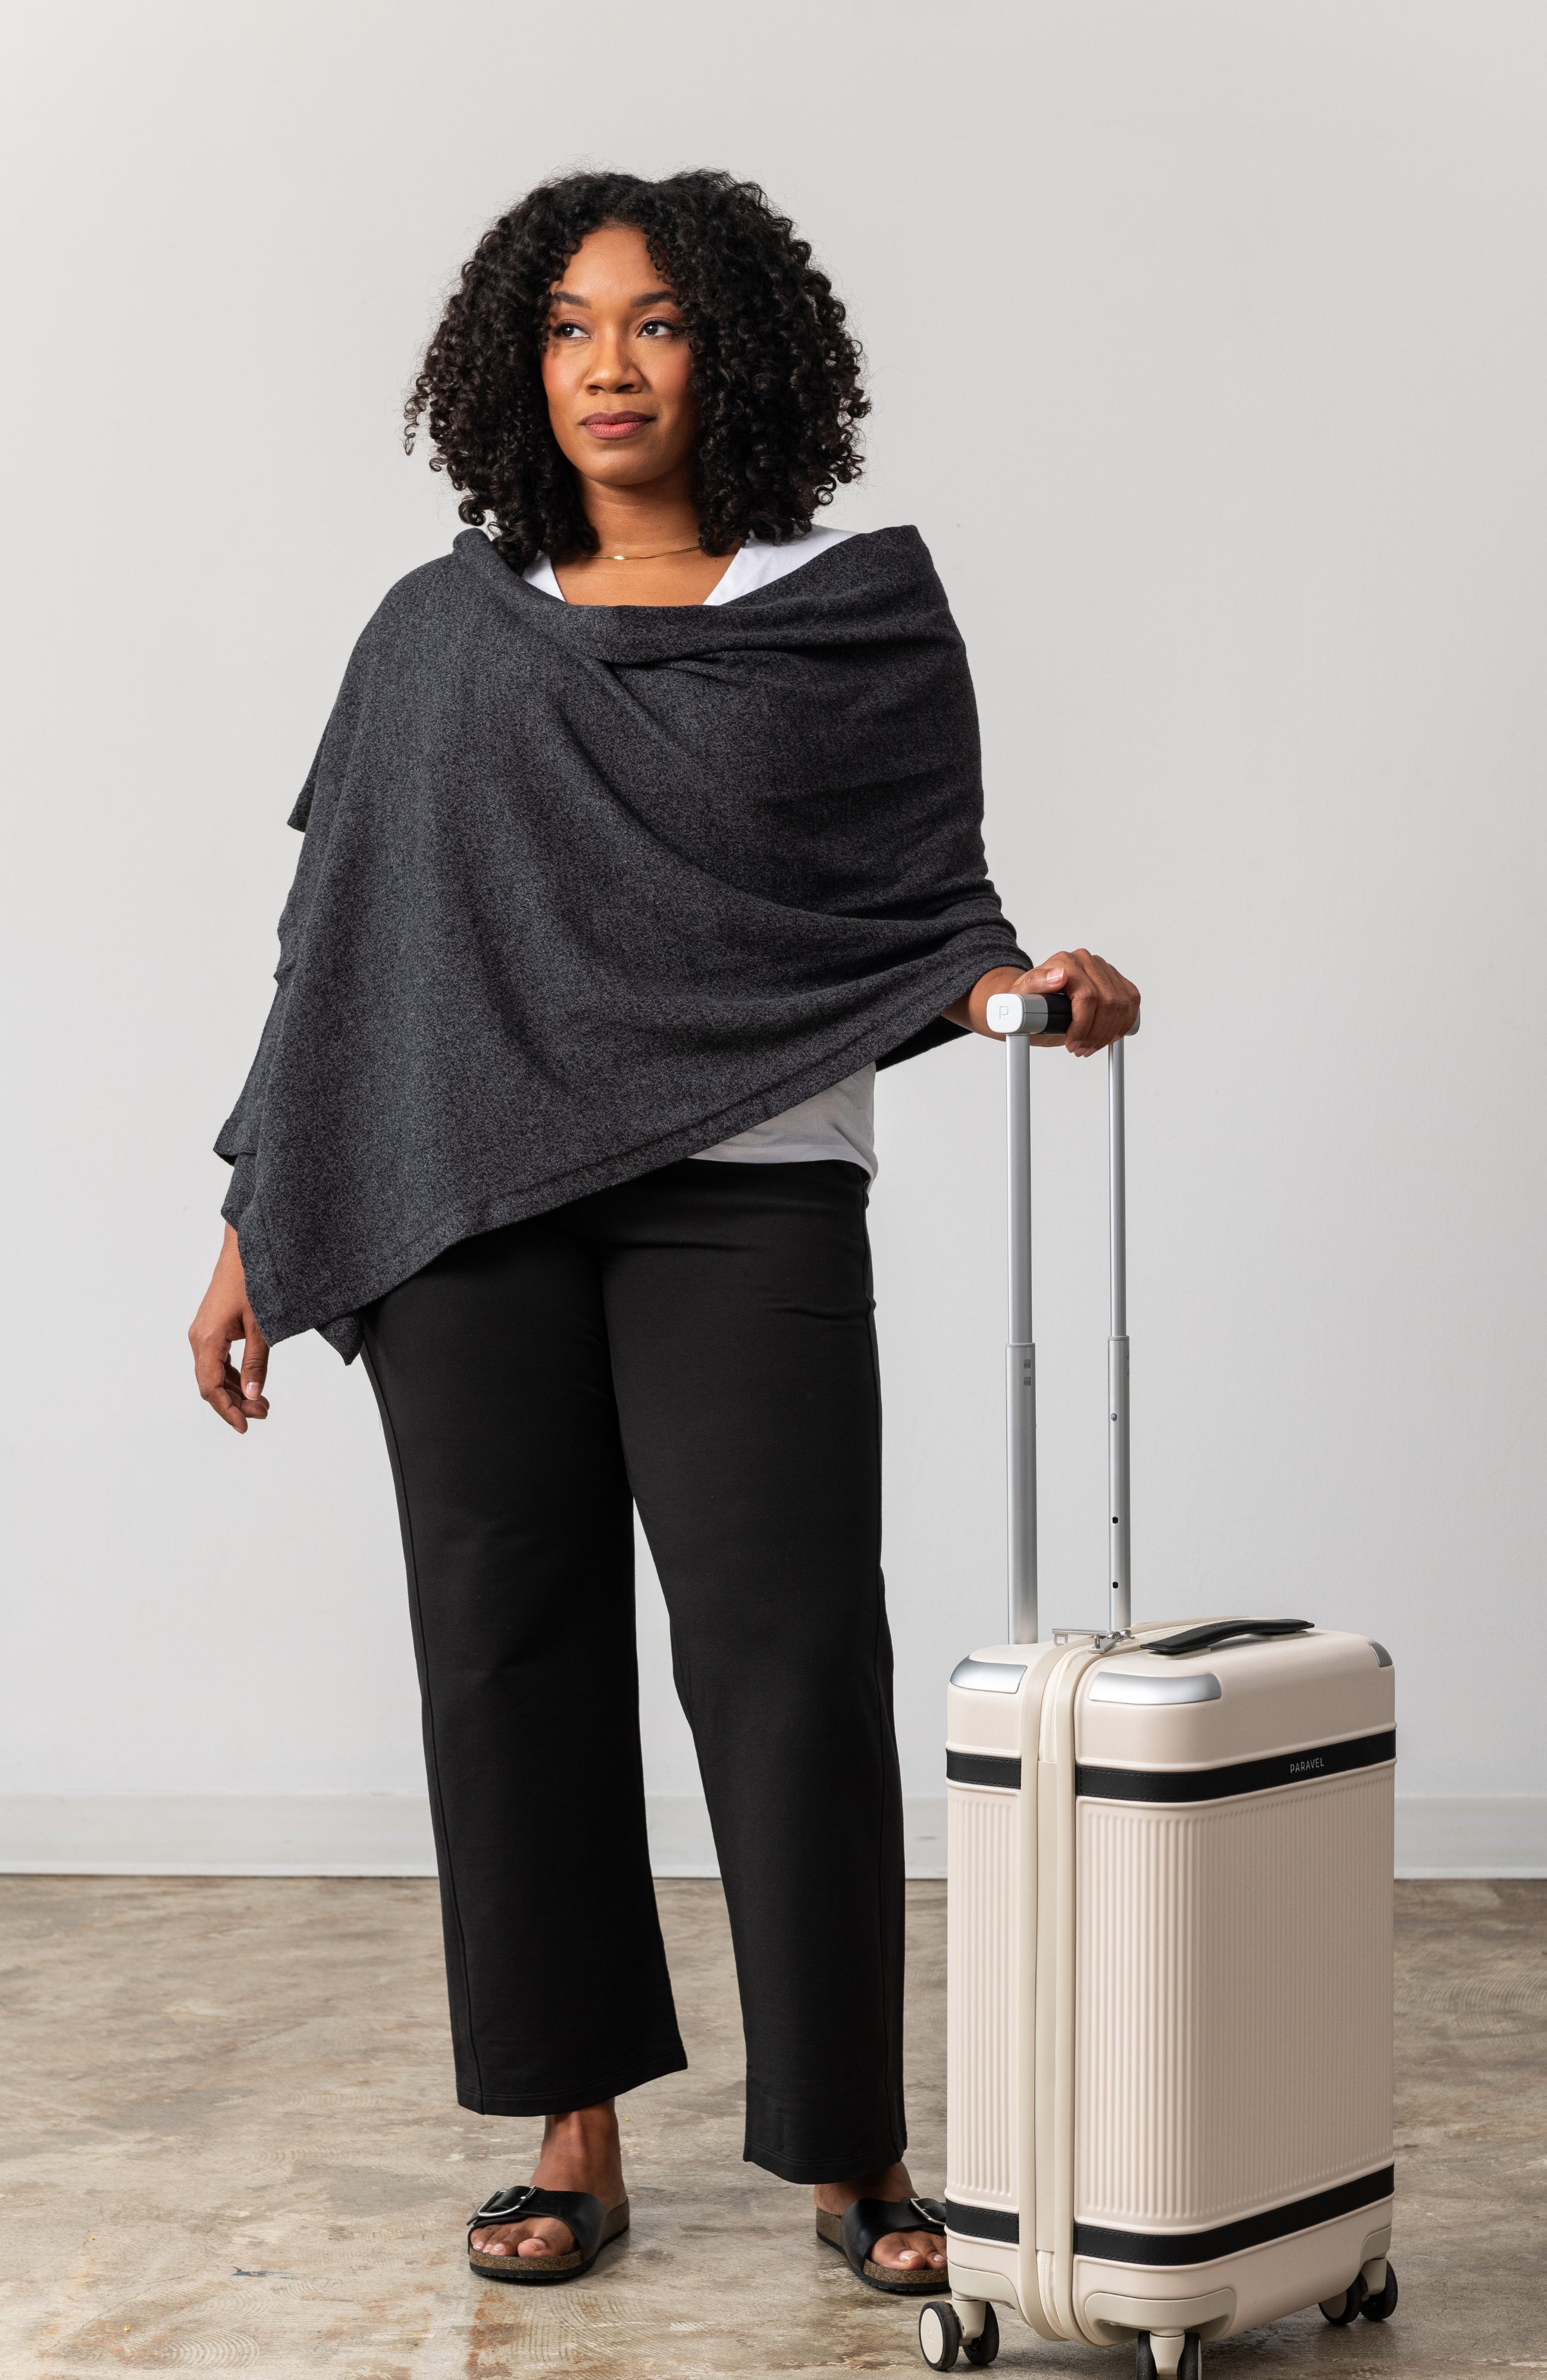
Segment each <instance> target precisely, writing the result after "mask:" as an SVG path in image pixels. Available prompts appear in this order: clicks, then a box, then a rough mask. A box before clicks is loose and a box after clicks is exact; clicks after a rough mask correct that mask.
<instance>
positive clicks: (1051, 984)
mask: <svg viewBox="0 0 1547 2380" xmlns="http://www.w3.org/2000/svg"><path fill="white" fill-rule="evenodd" d="M1071 965H1072V959H1071V955H1070V953H1068V952H1067V951H1054V953H1053V956H1052V957H1051V958H1049V959H1043V961H1042V963H1041V965H1040V966H1034V967H1029V968H1028V970H1027V972H1026V973H1025V975H1023V976H1017V978H1016V980H1015V982H1014V984H1013V985H1012V986H1011V990H1014V991H1020V992H1025V993H1027V994H1031V993H1035V992H1048V991H1064V992H1067V991H1071V990H1073V986H1072V984H1071V983H1070V980H1069V970H1070V966H1071ZM1029 1038H1030V1039H1031V1040H1033V1041H1039V1042H1047V1043H1050V1044H1051V1045H1052V1046H1053V1047H1054V1048H1056V1047H1057V1046H1058V1045H1059V1044H1060V1043H1061V1042H1062V1041H1063V1040H1064V1038H1065V1037H1064V1035H1063V1034H1062V1033H1033V1034H1031V1035H1030V1037H1029Z"/></svg>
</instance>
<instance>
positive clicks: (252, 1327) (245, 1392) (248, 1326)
mask: <svg viewBox="0 0 1547 2380" xmlns="http://www.w3.org/2000/svg"><path fill="white" fill-rule="evenodd" d="M268 1374H269V1342H268V1341H267V1340H266V1339H265V1338H264V1336H263V1334H262V1330H260V1329H259V1327H258V1319H257V1317H256V1316H255V1315H254V1313H253V1311H252V1309H251V1307H250V1306H248V1307H246V1308H244V1310H243V1313H242V1405H243V1410H244V1411H245V1412H247V1413H250V1415H252V1417H253V1419H254V1420H255V1421H262V1419H263V1417H264V1415H266V1414H267V1412H268V1410H269V1401H268V1399H267V1397H266V1396H265V1395H264V1394H263V1383H264V1381H265V1380H266V1379H267V1378H268Z"/></svg>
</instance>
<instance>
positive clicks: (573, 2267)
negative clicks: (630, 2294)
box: [468, 2181, 628, 2282]
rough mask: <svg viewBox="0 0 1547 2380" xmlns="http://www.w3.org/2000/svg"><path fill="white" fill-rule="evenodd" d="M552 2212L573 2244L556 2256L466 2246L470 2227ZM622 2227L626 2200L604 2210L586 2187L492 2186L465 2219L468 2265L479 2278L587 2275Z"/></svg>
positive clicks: (530, 2279) (625, 2219)
mask: <svg viewBox="0 0 1547 2380" xmlns="http://www.w3.org/2000/svg"><path fill="white" fill-rule="evenodd" d="M534 2215H552V2216H554V2217H555V2218H556V2219H557V2221H559V2222H560V2223H566V2224H567V2225H568V2226H569V2233H570V2237H571V2238H572V2239H573V2240H574V2242H575V2245H574V2246H573V2248H567V2249H566V2251H565V2253H563V2255H562V2256H560V2255H553V2256H519V2255H511V2256H490V2255H487V2254H485V2253H483V2252H482V2251H481V2249H478V2248H475V2247H474V2246H473V2244H472V2235H473V2233H474V2232H475V2231H484V2230H488V2229H490V2228H492V2227H493V2225H495V2224H498V2223H525V2222H527V2221H528V2220H529V2218H530V2216H534ZM627 2228H628V2201H627V2198H626V2199H625V2200H624V2202H623V2204H622V2205H621V2206H615V2207H613V2208H612V2209H611V2211H610V2212H609V2210H608V2209H607V2208H606V2207H605V2206H603V2204H602V2201H601V2200H600V2199H599V2198H593V2197H592V2196H591V2192H590V2191H589V2190H540V2189H539V2188H538V2186H537V2184H536V2182H535V2181H522V2182H518V2183H517V2185H516V2187H515V2188H514V2189H513V2190H496V2191H495V2192H494V2194H493V2198H486V2199H485V2200H484V2202H483V2204H482V2205H481V2207H480V2208H479V2210H478V2213H477V2214H476V2215H474V2216H469V2222H468V2263H469V2265H470V2267H471V2269H472V2270H473V2271H474V2272H475V2273H476V2274H477V2275H478V2277H479V2278H480V2279H481V2280H484V2281H527V2282H533V2281H574V2280H579V2277H580V2275H581V2274H582V2273H589V2272H590V2270H591V2266H592V2265H594V2264H595V2262H596V2259H597V2257H598V2256H599V2255H600V2254H601V2253H602V2251H603V2248H604V2247H605V2246H606V2244H607V2242H608V2240H615V2239H616V2238H617V2237H618V2235H619V2233H620V2232H624V2231H627Z"/></svg>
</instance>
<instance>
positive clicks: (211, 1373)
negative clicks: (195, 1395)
mask: <svg viewBox="0 0 1547 2380" xmlns="http://www.w3.org/2000/svg"><path fill="white" fill-rule="evenodd" d="M188 1336H189V1346H190V1347H191V1348H192V1349H193V1378H194V1382H195V1385H196V1386H197V1388H198V1390H199V1393H200V1395H201V1397H202V1398H203V1400H204V1403H206V1404H207V1405H208V1406H209V1408H210V1410H211V1412H212V1413H216V1414H218V1415H220V1418H221V1420H222V1421H224V1422H229V1423H230V1425H231V1427H232V1428H233V1429H234V1430H236V1431H237V1432H238V1436H239V1435H240V1434H241V1432H243V1431H244V1430H245V1429H246V1427H247V1423H246V1421H245V1420H244V1419H243V1417H242V1412H241V1382H240V1381H239V1380H238V1378H237V1375H236V1372H235V1371H234V1369H233V1368H232V1366H231V1363H230V1360H229V1359H230V1353H231V1342H230V1340H229V1338H228V1337H225V1336H224V1335H223V1334H222V1333H221V1332H219V1331H214V1332H209V1331H205V1330H200V1328H199V1326H198V1324H197V1323H196V1324H195V1325H194V1328H193V1329H192V1330H190V1331H189V1334H188Z"/></svg>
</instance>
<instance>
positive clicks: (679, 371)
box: [542, 224, 698, 488]
mask: <svg viewBox="0 0 1547 2380" xmlns="http://www.w3.org/2000/svg"><path fill="white" fill-rule="evenodd" d="M691 362H692V358H691V356H690V354H689V351H688V335H687V333H686V331H685V330H684V328H683V323H682V311H681V309H680V307H679V306H678V305H677V302H676V298H675V297H673V295H672V293H671V291H670V290H669V289H667V288H664V286H663V285H662V281H661V275H660V273H659V272H658V271H657V270H656V268H655V266H654V265H653V264H652V262H651V261H650V250H649V249H648V248H647V247H646V246H645V240H644V234H643V233H642V232H639V231H635V230H634V229H633V228H632V227H631V226H630V225H622V224H615V225H609V226H608V227H607V228H606V229H604V230H602V231H593V232H592V233H591V237H590V238H589V239H585V240H582V241H581V243H580V246H579V248H578V249H576V250H575V253H574V255H573V256H572V257H571V258H570V260H569V261H568V263H567V264H566V266H565V268H564V275H563V279H562V281H561V282H559V283H558V284H556V285H554V292H553V307H552V311H551V313H550V315H549V319H548V344H547V346H546V348H545V350H544V352H543V357H542V386H543V391H544V393H545V395H546V396H547V399H548V419H549V420H550V421H551V422H552V423H553V426H554V437H555V438H556V439H557V440H558V443H559V447H560V450H561V451H562V453H563V454H564V455H566V458H567V459H568V460H569V461H570V462H571V463H573V464H574V466H575V468H576V469H577V471H579V473H580V474H581V475H582V477H583V478H585V479H588V480H600V481H601V482H602V484H603V486H605V487H614V488H634V487H640V486H643V485H645V484H646V483H647V482H648V481H650V480H661V479H664V478H666V477H668V476H669V475H670V474H672V473H674V472H676V471H680V470H681V469H682V468H683V467H684V465H686V464H687V462H688V459H689V457H690V456H691V455H692V451H693V442H694V439H695V437H696V435H697V431H698V421H697V417H696V414H695V411H694V407H693V400H692V397H691V395H689V393H688V372H689V370H690V366H691Z"/></svg>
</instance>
